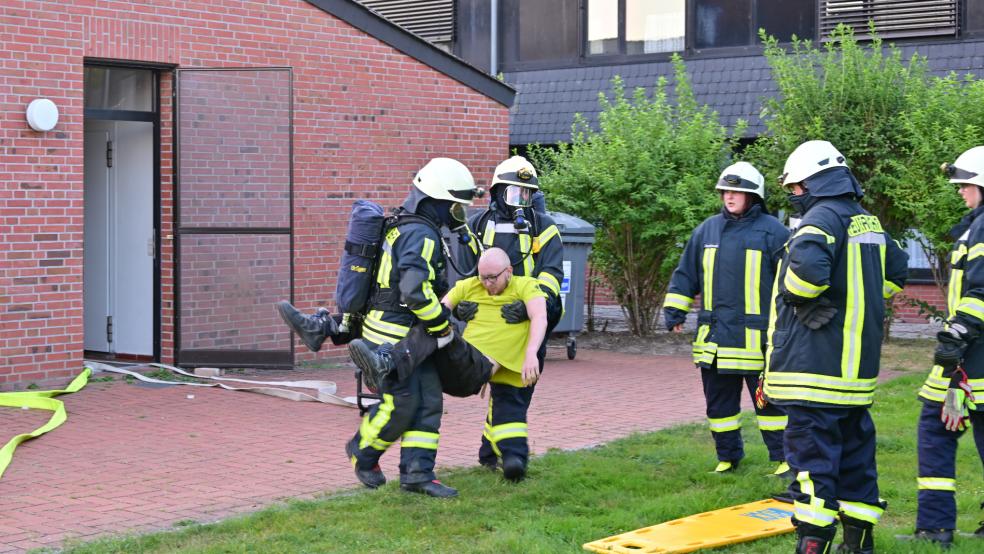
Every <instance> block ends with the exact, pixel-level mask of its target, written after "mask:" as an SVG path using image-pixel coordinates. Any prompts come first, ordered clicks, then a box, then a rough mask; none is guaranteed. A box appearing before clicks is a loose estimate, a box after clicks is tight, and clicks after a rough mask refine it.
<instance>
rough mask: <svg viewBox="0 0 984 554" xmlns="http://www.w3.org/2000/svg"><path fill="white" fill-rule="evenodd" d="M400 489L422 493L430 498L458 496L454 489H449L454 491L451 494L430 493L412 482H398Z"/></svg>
mask: <svg viewBox="0 0 984 554" xmlns="http://www.w3.org/2000/svg"><path fill="white" fill-rule="evenodd" d="M449 488H450V487H449ZM400 490H402V491H404V492H412V493H416V494H423V495H425V496H429V497H431V498H455V497H457V496H458V491H457V490H455V489H451V490H454V492H453V493H451V494H431V493H430V492H428V491H427V489H425V488H423V487H418V486H416V485H415V484H412V485H407V484H400Z"/></svg>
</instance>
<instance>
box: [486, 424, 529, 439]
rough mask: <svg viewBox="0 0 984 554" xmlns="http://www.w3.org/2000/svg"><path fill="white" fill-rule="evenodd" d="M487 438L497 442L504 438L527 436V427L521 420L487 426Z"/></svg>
mask: <svg viewBox="0 0 984 554" xmlns="http://www.w3.org/2000/svg"><path fill="white" fill-rule="evenodd" d="M489 437H490V438H489V440H491V441H492V442H499V441H502V440H506V439H517V438H527V437H529V428H528V426H527V424H525V423H522V422H513V423H502V424H500V425H493V426H491V427H489Z"/></svg>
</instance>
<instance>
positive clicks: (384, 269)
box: [376, 227, 400, 288]
mask: <svg viewBox="0 0 984 554" xmlns="http://www.w3.org/2000/svg"><path fill="white" fill-rule="evenodd" d="M399 236H400V229H399V227H393V228H392V229H390V230H389V231H388V232H387V233H386V241H385V243H384V244H383V248H382V250H383V254H382V256H381V257H380V258H379V269H378V270H377V271H376V282H377V283H379V286H380V287H382V288H389V277H390V272H391V271H393V252H392V251H393V243H395V242H396V239H397V238H399Z"/></svg>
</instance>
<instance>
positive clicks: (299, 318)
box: [276, 300, 338, 352]
mask: <svg viewBox="0 0 984 554" xmlns="http://www.w3.org/2000/svg"><path fill="white" fill-rule="evenodd" d="M276 306H277V313H279V314H280V318H281V319H283V320H284V323H286V324H287V326H288V327H290V328H291V329H293V331H294V332H295V333H297V337H298V338H299V339H301V342H303V343H304V346H307V347H308V350H310V351H311V352H317V351H318V350H321V344H322V343H324V342H325V339H327V338H328V337H329V336H331V335H337V334H338V323H336V322H335V319H334V318H332V317H331V314H330V313H329V312H328V310H326V309H325V308H318V311H316V312H315V313H314V315H305V314H304V313H303V312H301V311H299V310H298V309H297V308H295V307H294V306H292V305H291V303H290V302H287V301H286V300H281V301H280V302H277V304H276Z"/></svg>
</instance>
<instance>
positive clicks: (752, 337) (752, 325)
mask: <svg viewBox="0 0 984 554" xmlns="http://www.w3.org/2000/svg"><path fill="white" fill-rule="evenodd" d="M788 236H789V231H787V230H786V228H785V227H783V226H782V224H781V223H779V221H778V220H777V219H776V218H774V217H772V216H771V215H768V214H766V213H763V211H762V206H761V205H760V204H758V203H756V204H753V205H752V207H751V208H749V209H748V211H747V212H745V213H744V214H743V215H742V216H741V217H736V216H734V215H732V214H730V213H728V212H727V210H725V209H723V208H722V210H721V213H719V214H717V215H713V216H711V217H709V218H707V219H706V220H704V222H703V223H701V224H700V225H698V226H697V228H696V229H695V230H694V232H693V234H692V235H691V237H690V240H689V241H688V242H687V246H686V248H684V251H683V256H682V257H681V258H680V264H679V265H678V266H677V268H676V271H674V272H673V276H672V278H671V279H670V286H669V289H668V291H667V293H666V300H665V301H664V303H663V311H664V317H665V320H666V326H667V328H672V327H674V326H676V325H677V324H679V323H683V321H684V319H685V318H686V315H687V312H689V311H690V305H691V304H692V303H693V301H694V297H695V296H696V295H697V294H698V293H699V294H700V295H701V310H700V312H699V314H698V316H697V325H698V327H697V337H696V339H695V340H694V344H693V352H694V363H695V364H697V365H700V366H701V367H711V366H712V365H713V364H714V362H715V360H717V369H718V371H719V372H721V373H744V372H749V371H754V372H759V371H762V368H763V366H764V356H763V351H764V345H765V330H766V327H767V325H768V319H769V297H770V292H771V291H772V282H773V281H774V279H775V274H776V268H777V265H778V262H779V254H780V252H781V250H782V245H783V244H784V243H785V242H786V238H787V237H788Z"/></svg>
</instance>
